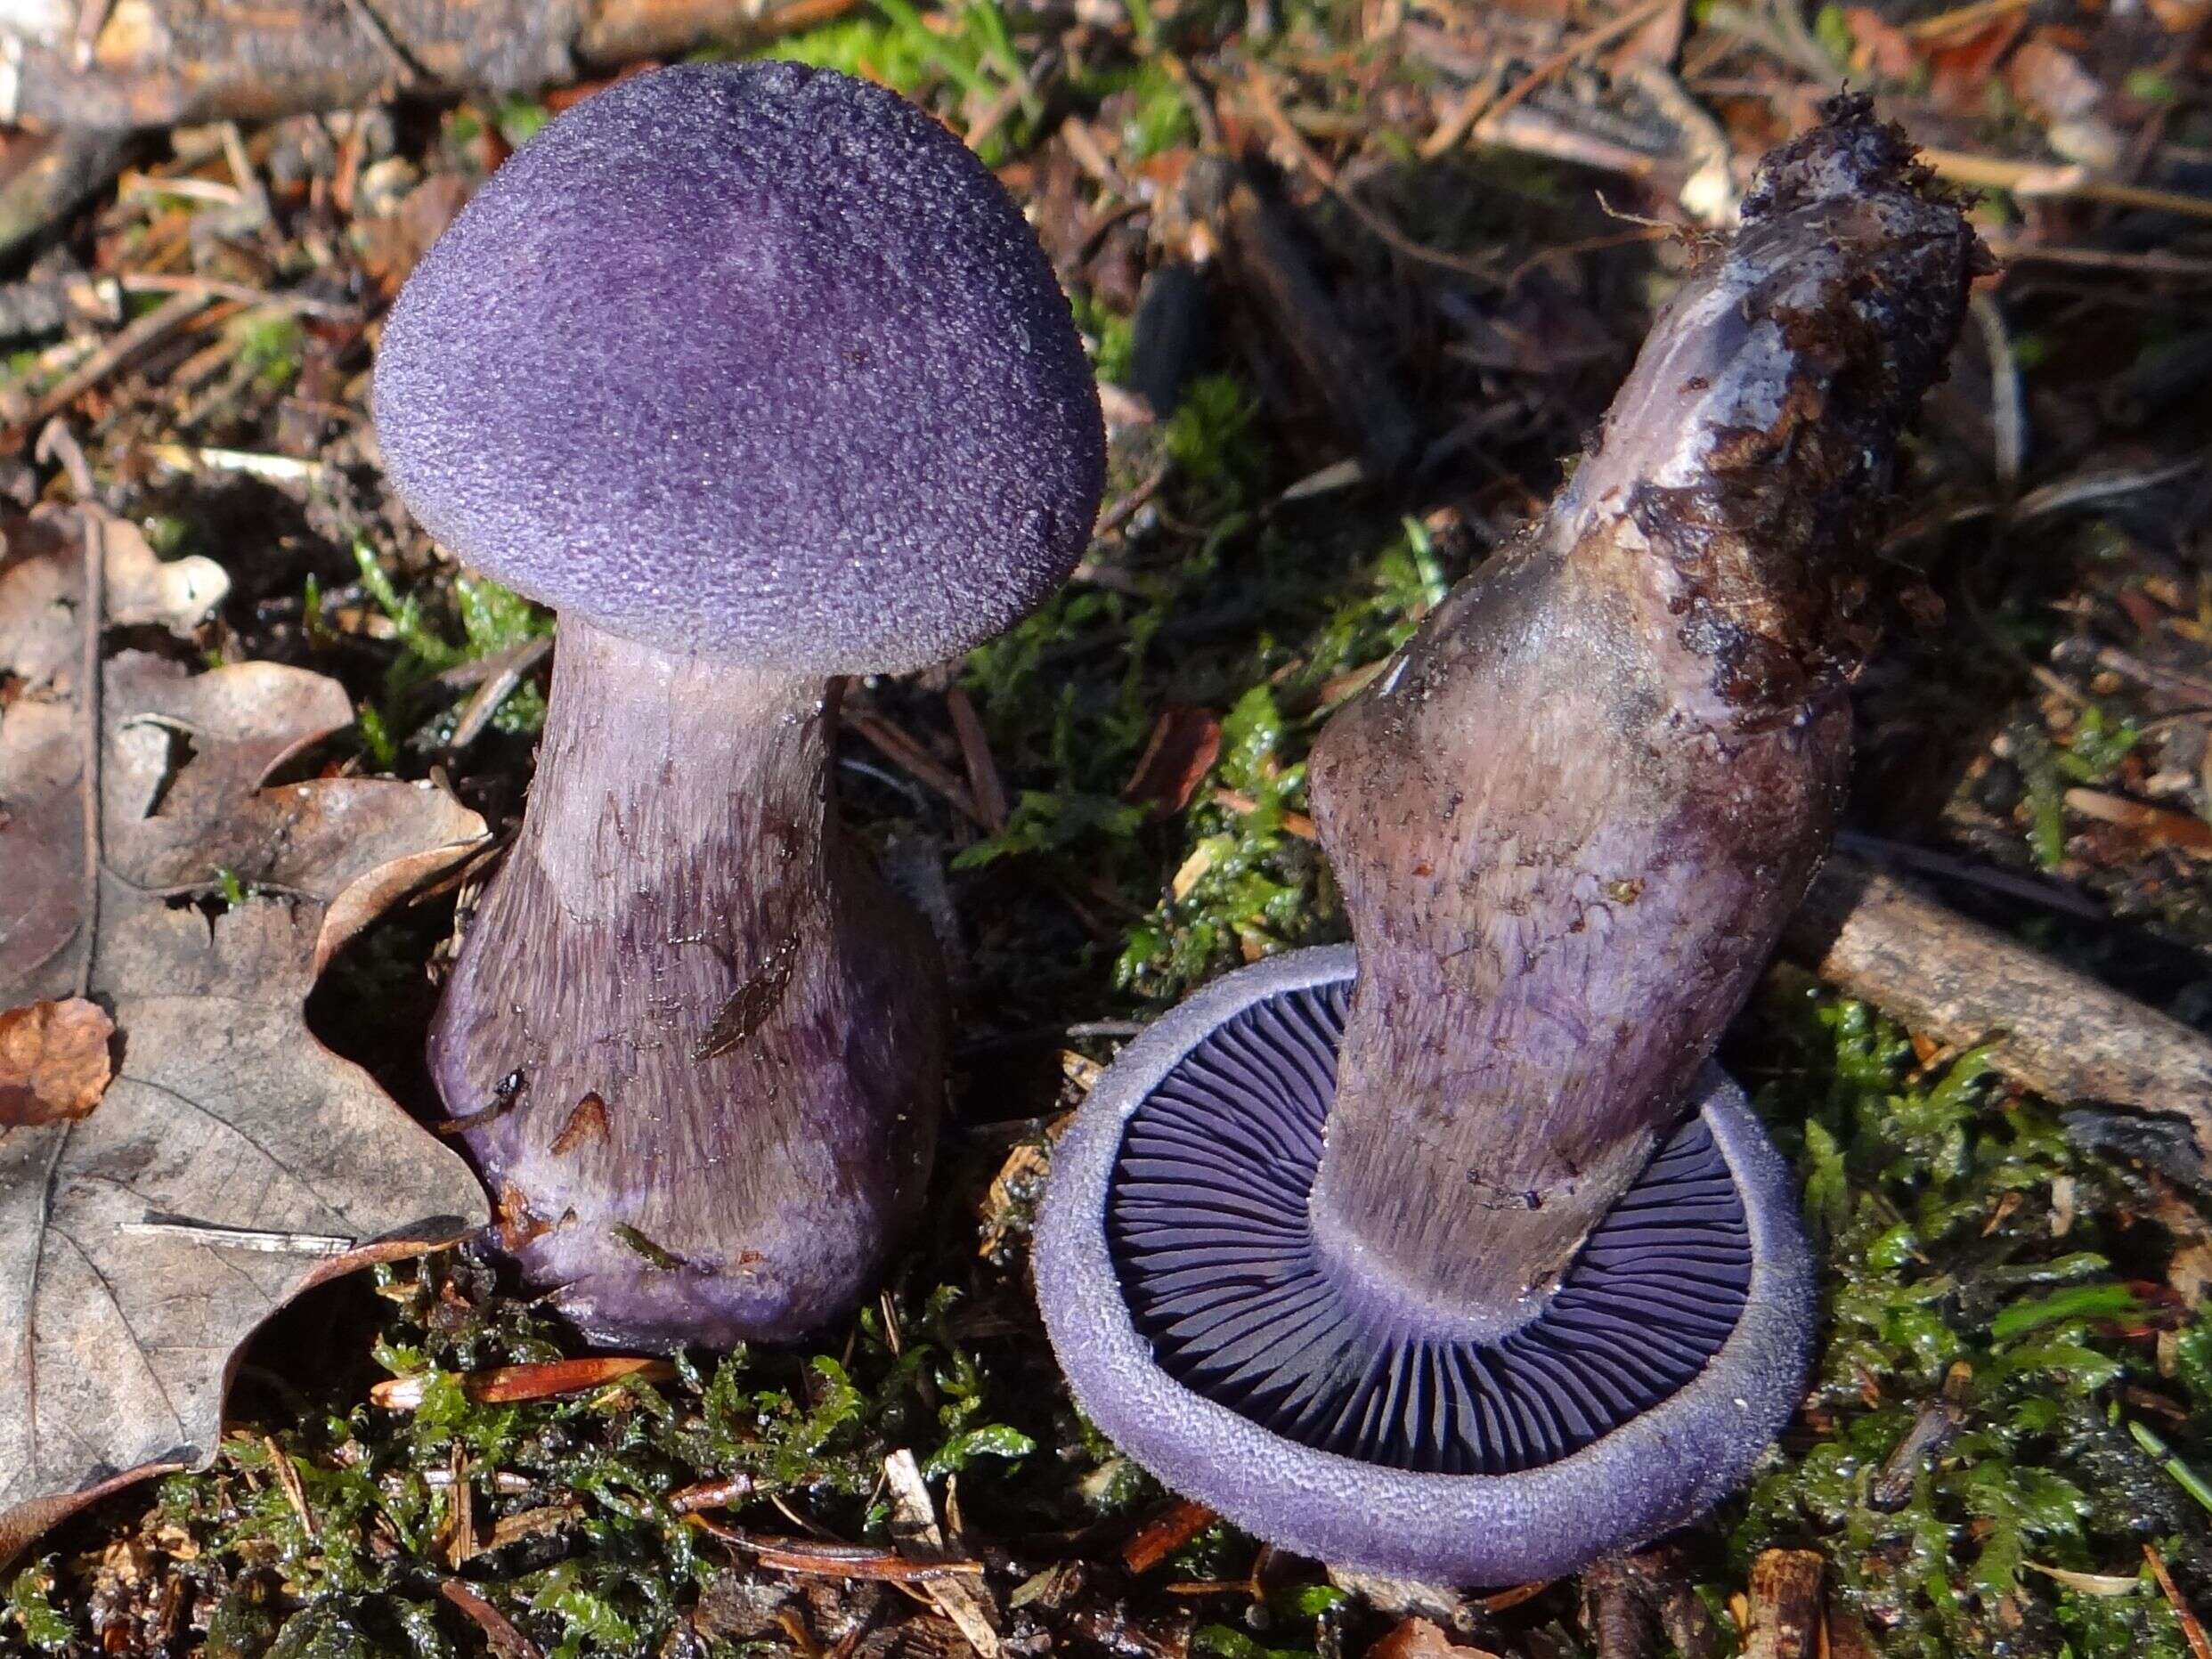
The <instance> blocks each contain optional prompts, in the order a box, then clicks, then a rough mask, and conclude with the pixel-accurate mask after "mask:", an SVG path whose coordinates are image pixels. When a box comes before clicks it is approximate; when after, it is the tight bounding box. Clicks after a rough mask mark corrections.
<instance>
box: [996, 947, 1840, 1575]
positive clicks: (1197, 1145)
mask: <svg viewBox="0 0 2212 1659" xmlns="http://www.w3.org/2000/svg"><path fill="white" fill-rule="evenodd" d="M1355 967H1356V958H1355V955H1354V950H1353V948H1352V947H1349V946H1343V947H1328V948H1323V949H1317V950H1303V951H1295V952H1291V953H1289V954H1288V955H1286V956H1280V957H1277V958H1275V959H1273V960H1272V961H1270V962H1267V963H1264V964H1260V965H1258V966H1256V967H1253V968H1249V969H1246V970H1243V971H1242V972H1237V973H1233V974H1231V975H1229V976H1227V977H1226V978H1224V979H1223V980H1218V981H1216V983H1214V984H1213V985H1211V986H1208V988H1206V989H1204V990H1203V991H1201V992H1200V993H1199V994H1198V995H1197V996H1193V997H1191V999H1190V1000H1189V1001H1187V1002H1185V1003H1183V1004H1181V1005H1180V1006H1179V1007H1177V1008H1176V1009H1175V1011H1174V1012H1171V1013H1169V1014H1168V1015H1167V1016H1166V1017H1165V1018H1163V1019H1161V1020H1160V1021H1158V1022H1157V1023H1156V1024H1154V1025H1153V1026H1151V1028H1150V1029H1147V1030H1146V1031H1145V1033H1144V1034H1143V1036H1142V1037H1138V1038H1137V1039H1136V1040H1135V1041H1134V1043H1132V1044H1131V1045H1129V1046H1128V1048H1126V1050H1124V1051H1123V1053H1122V1054H1121V1056H1120V1058H1118V1060H1117V1061H1115V1062H1114V1064H1113V1065H1112V1066H1111V1067H1110V1069H1108V1070H1107V1072H1106V1074H1105V1075H1104V1076H1103V1077H1102V1078H1101V1079H1100V1080H1099V1082H1098V1084H1097V1086H1095V1087H1094V1089H1093V1090H1092V1092H1091V1094H1090V1097H1089V1099H1088V1100H1087V1101H1086V1103H1085V1105H1084V1106H1083V1109H1082V1110H1081V1111H1080V1112H1079V1113H1078V1117H1077V1119H1076V1123H1075V1125H1074V1126H1073V1127H1072V1128H1071V1129H1070V1130H1069V1133H1068V1134H1067V1135H1066V1136H1064V1137H1063V1138H1062V1139H1061V1142H1060V1143H1059V1145H1058V1147H1057V1148H1056V1150H1055V1151H1054V1153H1053V1175H1052V1181H1051V1184H1050V1186H1049V1188H1048V1190H1047V1192H1046V1195H1045V1204H1044V1208H1043V1212H1042V1214H1041V1216H1040V1217H1039V1224H1038V1232H1037V1295H1038V1300H1039V1302H1040V1304H1041V1305H1042V1307H1043V1309H1044V1313H1045V1325H1046V1328H1047V1330H1048V1331H1049V1332H1050V1334H1051V1337H1052V1340H1053V1347H1054V1350H1055V1351H1056V1353H1057V1354H1058V1355H1059V1357H1060V1361H1061V1366H1062V1368H1063V1369H1064V1370H1066V1372H1067V1375H1068V1378H1069V1384H1070V1385H1071V1387H1073V1389H1074V1392H1075V1395H1076V1397H1077V1400H1078V1403H1080V1404H1081V1405H1082V1407H1083V1408H1084V1410H1085V1411H1086V1412H1087V1413H1088V1414H1089V1415H1090V1417H1091V1418H1092V1419H1093V1420H1094V1422H1096V1423H1097V1425H1098V1426H1099V1427H1100V1428H1102V1430H1104V1431H1105V1433H1106V1434H1107V1435H1109V1436H1110V1437H1111V1438H1112V1439H1113V1440H1114V1441H1115V1442H1116V1443H1118V1444H1119V1445H1120V1446H1121V1447H1122V1449H1123V1450H1124V1451H1126V1452H1128V1453H1129V1454H1130V1455H1131V1456H1132V1457H1134V1459H1135V1460H1137V1461H1138V1462H1139V1463H1141V1464H1143V1466H1144V1467H1145V1468H1148V1469H1150V1470H1151V1472H1152V1473H1153V1474H1154V1475H1156V1476H1159V1478H1160V1480H1162V1481H1163V1482H1165V1483H1166V1484H1167V1485H1169V1486H1171V1487H1173V1488H1174V1489H1175V1490H1176V1491H1178V1492H1183V1493H1186V1494H1188V1495H1189V1496H1191V1497H1193V1498H1196V1499H1198V1500H1200V1501H1202V1502H1204V1503H1207V1504H1208V1505H1211V1506H1212V1507H1213V1508H1215V1509H1218V1510H1219V1511H1221V1512H1222V1513H1223V1514H1224V1515H1225V1516H1227V1517H1229V1518H1230V1519H1232V1521H1235V1522H1236V1523H1237V1524H1238V1525H1241V1526H1243V1527H1245V1528H1246V1529H1247V1530H1248V1531H1250V1532H1252V1533H1255V1534H1256V1535H1257V1536H1259V1537H1261V1538H1264V1539H1266V1540H1269V1541H1273V1542H1274V1543H1277V1544H1280V1545H1282V1546H1285V1547H1287V1548H1289V1549H1295V1550H1297V1551H1298V1552H1300V1553H1302V1554H1305V1555H1311V1556H1314V1557H1320V1558H1322V1559H1324V1560H1327V1561H1330V1562H1334V1563H1338V1564H1340V1565H1351V1566H1358V1567H1363V1568H1367V1569H1370V1570H1373V1571H1378V1572H1384V1573H1389V1574H1398V1575H1402V1576H1408V1577H1412V1578H1417V1579H1423V1580H1428V1581H1434V1582H1455V1583H1477V1584H1497V1583H1510V1582H1524V1581H1526V1580H1529V1579H1534V1578H1542V1577H1549V1576H1552V1575H1555V1574H1564V1573H1568V1572H1572V1571H1574V1570H1575V1569H1577V1568H1578V1567H1580V1566H1582V1565H1586V1564H1587V1563H1588V1562H1589V1561H1590V1560H1591V1559H1593V1558H1595V1557H1598V1556H1600V1555H1603V1554H1606V1553H1608V1552H1611V1551H1614V1550H1617V1549H1624V1548H1627V1547H1630V1546H1632V1545H1634V1544H1637V1543H1639V1542H1642V1541H1645V1540H1647V1539H1649V1538H1651V1537H1653V1536H1655V1535H1656V1534H1657V1533H1662V1532H1663V1531H1665V1530H1667V1529H1668V1528H1669V1527H1671V1526H1674V1525H1679V1524H1680V1523H1681V1522H1684V1521H1687V1520H1688V1519H1690V1518H1692V1517H1695V1516H1696V1515H1697V1514H1698V1513H1700V1512H1701V1511H1702V1510H1704V1509H1705V1508H1707V1507H1708V1506H1709V1505H1711V1504H1712V1502H1714V1501H1715V1500H1718V1499H1719V1498H1720V1497H1721V1496H1722V1495H1724V1494H1725V1493H1726V1492H1728V1491H1729V1490H1730V1489H1732V1488H1733V1487H1734V1486H1736V1484H1739V1483H1740V1482H1741V1481H1742V1479H1743V1478H1744V1476H1746V1475H1747V1474H1748V1473H1749V1471H1750V1469H1751V1468H1752V1466H1753V1463H1754V1462H1755V1461H1756V1460H1757V1459H1758V1458H1759V1456H1760V1454H1761V1452H1762V1451H1763V1450H1764V1449H1765V1447H1766V1445H1767V1443H1769V1440H1771V1439H1772V1438H1773V1436H1774V1435H1775V1434H1776V1432H1777V1430H1778V1429H1779V1428H1780V1427H1782V1425H1783V1424H1784V1423H1785V1421H1786V1420H1787V1419H1788V1417H1789V1415H1790V1413H1791V1412H1792V1411H1793V1410H1794V1409H1795V1407H1796V1405H1797V1403H1798V1400H1799V1398H1800V1395H1801V1383H1802V1378H1803V1377H1804V1374H1805V1368H1806V1364H1807V1362H1808V1360H1809V1351H1810V1346H1811V1334H1812V1326H1813V1308H1814V1276H1813V1264H1812V1258H1811V1254H1810V1251H1809V1249H1808V1248H1807V1246H1806V1243H1805V1240H1804V1235H1803V1232H1802V1230H1801V1225H1800V1223H1799V1220H1798V1215H1797V1204H1796V1194H1795V1189H1794V1184H1793V1181H1792V1179H1791V1175H1790V1172H1789V1170H1788V1168H1787V1167H1786V1166H1785V1164H1784V1162H1783V1160H1782V1159H1781V1158H1780V1157H1779V1155H1778V1154H1777V1153H1776V1151H1774V1149H1773V1147H1772V1146H1771V1145H1770V1144H1769V1142H1768V1141H1767V1138H1766V1136H1765V1134H1763V1132H1762V1131H1761V1128H1760V1126H1759V1124H1758V1122H1757V1120H1756V1118H1754V1117H1753V1115H1752V1112H1751V1109H1750V1107H1749V1104H1748V1102H1746V1101H1745V1100H1744V1095H1743V1093H1742V1091H1741V1090H1739V1089H1738V1088H1737V1087H1736V1086H1735V1084H1733V1083H1732V1082H1730V1081H1729V1080H1728V1078H1727V1077H1726V1076H1725V1075H1724V1074H1722V1073H1721V1072H1720V1070H1719V1069H1717V1068H1714V1067H1712V1066H1708V1067H1707V1068H1706V1069H1705V1071H1704V1074H1703V1076H1702V1077H1701V1078H1700V1079H1699V1082H1698V1085H1697V1090H1696V1094H1697V1098H1696V1111H1695V1113H1694V1115H1693V1116H1691V1117H1690V1118H1688V1119H1687V1120H1686V1122H1685V1123H1684V1124H1683V1126H1681V1127H1680V1128H1679V1130H1678V1131H1676V1133H1675V1134H1674V1135H1673V1136H1672V1138H1671V1139H1670V1140H1667V1141H1665V1142H1663V1143H1662V1145H1661V1148H1660V1150H1659V1151H1658V1152H1657V1153H1656V1154H1655V1157H1654V1158H1653V1159H1652V1161H1651V1164H1650V1165H1649V1167H1647V1170H1646V1172H1645V1174H1644V1175H1643V1177H1642V1178H1641V1179H1639V1182H1638V1183H1636V1184H1635V1185H1634V1186H1632V1187H1631V1189H1630V1190H1629V1191H1628V1192H1627V1193H1626V1194H1625V1195H1624V1196H1623V1198H1622V1200H1621V1202H1620V1204H1619V1205H1617V1206H1616V1207H1615V1208H1614V1210H1613V1211H1612V1212H1611V1213H1610V1214H1609V1215H1608V1216H1606V1219H1605V1220H1604V1221H1603V1222H1602V1223H1600V1224H1599V1225H1598V1227H1597V1228H1596V1229H1595V1230H1593V1232H1591V1234H1590V1239H1589V1240H1588V1241H1587V1242H1586V1243H1585V1245H1584V1247H1583V1249H1582V1252H1581V1254H1580V1255H1578V1256H1577V1257H1576V1259H1575V1261H1574V1264H1573V1265H1571V1266H1570V1268H1569V1270H1568V1272H1567V1273H1566V1274H1565V1277H1564V1279H1563V1280H1562V1281H1561V1283H1560V1285H1559V1287H1558V1289H1557V1290H1556V1291H1554V1292H1553V1293H1552V1295H1551V1296H1550V1297H1549V1299H1548V1300H1547V1301H1546V1302H1545V1303H1544V1304H1543V1305H1542V1306H1541V1309H1539V1310H1537V1311H1535V1312H1534V1313H1533V1316H1532V1317H1530V1318H1528V1319H1527V1320H1526V1321H1525V1322H1522V1323H1520V1324H1518V1325H1517V1326H1516V1327H1515V1328H1513V1329H1511V1330H1508V1331H1505V1332H1502V1333H1500V1332H1499V1331H1497V1330H1475V1329H1473V1328H1468V1329H1452V1327H1451V1326H1450V1323H1449V1322H1436V1321H1434V1320H1428V1319H1425V1318H1424V1317H1422V1316H1421V1315H1419V1314H1416V1313H1410V1312H1409V1310H1408V1309H1407V1308H1406V1307H1405V1306H1404V1305H1402V1304H1398V1303H1395V1302H1394V1301H1393V1299H1392V1298H1391V1297H1390V1296H1389V1295H1388V1294H1387V1291H1386V1290H1384V1289H1382V1288H1381V1287H1379V1286H1378V1285H1376V1284H1374V1283H1373V1282H1372V1281H1371V1280H1370V1278H1369V1276H1368V1275H1366V1274H1365V1273H1363V1272H1362V1268H1361V1265H1360V1264H1359V1262H1358V1261H1357V1259H1356V1256H1351V1257H1347V1256H1344V1255H1343V1254H1341V1253H1338V1254H1337V1255H1335V1256H1331V1255H1330V1254H1329V1253H1328V1252H1326V1251H1324V1250H1323V1249H1322V1248H1319V1247H1318V1246H1317V1245H1316V1242H1315V1240H1314V1237H1313V1232H1312V1230H1311V1228H1310V1227H1309V1226H1308V1224H1307V1217H1306V1210H1305V1193H1306V1191H1308V1190H1309V1188H1310V1186H1311V1182H1312V1177H1313V1169H1314V1167H1315V1165H1316V1163H1317V1162H1318V1160H1319V1157H1320V1152H1321V1137H1322V1121H1323V1118H1324V1117H1325V1114H1326V1111H1327V1109H1328V1105H1329V1102H1330V1096H1331V1095H1332V1094H1333V1092H1334V1086H1335V1064H1336V1045H1337V1043H1338V1039H1339V1038H1340V1037H1341V1035H1342V1031H1343V1026H1344V1018H1345V1011H1346V1005H1347V1003H1348V1000H1349V993H1350V988H1351V983H1352V979H1353V975H1354V970H1355Z"/></svg>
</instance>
